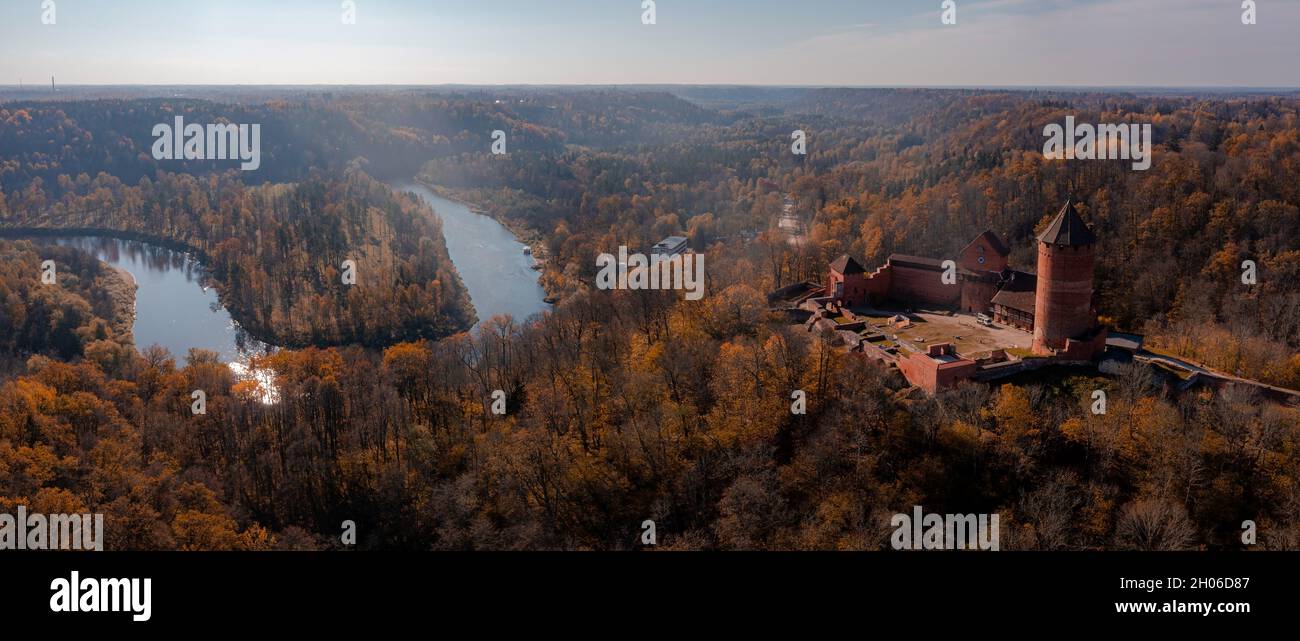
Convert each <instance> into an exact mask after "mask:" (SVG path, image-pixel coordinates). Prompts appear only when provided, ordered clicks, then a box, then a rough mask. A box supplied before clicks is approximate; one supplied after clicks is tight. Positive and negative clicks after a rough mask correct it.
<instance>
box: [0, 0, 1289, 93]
mask: <svg viewBox="0 0 1300 641" xmlns="http://www.w3.org/2000/svg"><path fill="white" fill-rule="evenodd" d="M44 1H46V2H50V1H53V2H54V3H55V8H56V11H57V14H56V15H57V23H56V24H54V25H44V24H42V23H41V15H42V7H41V5H42V0H0V84H16V83H17V82H18V80H19V78H20V77H21V78H23V79H24V80H25V81H26V82H29V83H48V82H49V77H50V76H51V75H54V76H57V78H58V80H59V82H60V83H61V84H444V83H466V84H506V83H510V84H513V83H520V84H634V83H655V84H658V83H672V84H710V83H718V84H793V85H964V86H968V85H975V86H988V85H1037V86H1045V85H1053V86H1061V85H1086V86H1099V85H1104V86H1122V85H1158V86H1300V0H1257V3H1258V12H1259V13H1258V24H1256V25H1254V26H1245V25H1243V24H1242V22H1241V15H1242V11H1243V10H1242V8H1241V4H1242V0H955V2H956V4H957V24H956V25H955V26H945V25H943V24H941V23H940V13H941V9H940V4H941V2H942V0H852V1H850V0H658V1H657V6H656V9H657V18H658V24H655V25H652V26H646V25H643V24H641V14H642V7H641V3H642V0H549V1H548V0H454V1H453V0H354V2H355V3H356V7H357V21H356V24H354V25H345V24H342V20H341V19H340V17H341V15H342V4H343V2H342V0H44Z"/></svg>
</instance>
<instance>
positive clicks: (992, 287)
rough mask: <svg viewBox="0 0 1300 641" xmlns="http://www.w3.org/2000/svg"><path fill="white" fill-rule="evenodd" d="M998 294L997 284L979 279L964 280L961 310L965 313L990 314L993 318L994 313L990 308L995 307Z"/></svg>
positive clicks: (962, 283) (962, 282)
mask: <svg viewBox="0 0 1300 641" xmlns="http://www.w3.org/2000/svg"><path fill="white" fill-rule="evenodd" d="M997 294H998V284H997V282H989V281H986V280H980V279H978V278H963V279H962V281H961V308H962V310H963V311H967V312H974V313H976V314H989V315H990V316H991V315H992V314H993V312H992V311H991V310H990V308H991V307H992V306H993V297H994V296H997Z"/></svg>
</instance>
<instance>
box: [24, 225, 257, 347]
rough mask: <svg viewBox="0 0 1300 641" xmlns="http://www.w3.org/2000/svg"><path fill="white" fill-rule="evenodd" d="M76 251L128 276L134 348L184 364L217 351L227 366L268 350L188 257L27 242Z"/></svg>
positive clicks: (128, 245) (105, 241)
mask: <svg viewBox="0 0 1300 641" xmlns="http://www.w3.org/2000/svg"><path fill="white" fill-rule="evenodd" d="M30 240H31V241H32V242H35V243H42V242H45V243H48V242H54V243H58V244H59V245H64V246H69V247H77V248H79V249H81V250H83V251H86V252H89V253H90V254H92V255H94V256H95V257H96V258H98V259H99V260H101V261H104V262H105V263H108V264H109V265H112V266H114V267H119V268H121V269H124V270H126V271H128V272H130V273H131V275H132V276H133V277H134V278H135V282H136V284H137V288H136V293H135V328H134V334H135V344H136V348H137V349H144V348H145V347H148V346H150V345H161V346H162V347H165V348H167V350H168V351H170V352H171V353H172V356H175V357H176V360H177V361H178V362H182V363H183V362H184V360H185V355H186V354H188V353H189V350H190V349H191V348H199V349H206V350H210V351H214V352H217V353H218V354H220V355H221V359H222V360H223V361H225V362H227V363H232V362H247V360H248V357H249V356H253V355H261V354H265V353H266V352H267V350H268V346H267V345H266V344H264V343H262V342H260V341H257V340H255V339H253V338H252V337H250V336H248V334H247V332H245V331H244V329H243V328H242V327H240V326H239V324H238V323H236V322H235V321H234V320H233V319H231V318H230V314H229V313H227V312H226V309H225V308H224V307H222V306H221V302H220V300H219V299H218V298H217V292H216V290H214V289H212V288H211V287H205V286H204V280H203V277H204V273H203V266H202V265H201V264H200V263H199V262H198V261H197V260H196V259H194V258H193V257H192V256H190V255H189V254H186V253H185V252H179V251H175V250H172V249H168V248H166V247H160V246H158V245H152V244H149V243H145V242H140V241H136V240H120V239H117V238H105V237H98V236H73V237H51V238H31V239H30Z"/></svg>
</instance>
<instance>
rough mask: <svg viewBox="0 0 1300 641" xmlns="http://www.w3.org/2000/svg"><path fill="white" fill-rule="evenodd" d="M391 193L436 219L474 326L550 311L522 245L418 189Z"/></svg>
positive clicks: (483, 219)
mask: <svg viewBox="0 0 1300 641" xmlns="http://www.w3.org/2000/svg"><path fill="white" fill-rule="evenodd" d="M393 188H394V189H396V190H398V191H409V192H414V193H415V194H416V195H418V196H419V197H420V198H422V199H424V202H426V203H428V204H429V206H430V207H433V210H434V211H435V212H437V213H438V215H439V216H440V217H441V218H442V233H443V236H445V237H446V238H447V253H448V254H450V255H451V262H453V263H455V265H456V271H457V272H460V279H461V280H462V281H464V282H465V287H466V289H468V290H469V298H470V302H472V303H473V304H474V311H475V312H476V313H477V314H478V321H479V325H482V324H483V323H484V322H485V321H487V320H488V319H490V318H492V317H493V316H497V315H499V314H509V315H510V316H512V317H514V319H515V320H516V321H520V322H522V321H525V320H527V319H528V318H529V317H531V316H533V315H534V314H538V313H541V312H543V311H546V310H549V309H550V308H551V306H550V305H549V304H548V303H547V302H546V300H545V299H546V292H545V291H544V290H543V289H542V286H541V285H538V284H537V277H538V272H536V271H534V270H533V269H532V266H533V257H532V256H531V255H528V254H525V253H524V250H525V249H527V245H524V244H523V243H521V242H519V239H518V238H515V235H514V234H513V233H511V231H510V230H509V229H507V228H506V227H505V226H504V225H502V224H501V223H498V222H497V221H496V220H494V219H492V217H490V216H484V215H483V214H476V213H474V212H472V211H470V210H469V207H466V206H465V205H464V204H462V203H458V202H456V201H454V200H448V199H446V198H443V197H442V196H439V195H438V194H435V193H433V191H431V190H430V189H429V188H428V187H425V186H424V185H420V184H416V183H410V182H405V183H397V184H394V185H393Z"/></svg>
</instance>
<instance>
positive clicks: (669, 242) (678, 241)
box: [650, 236, 688, 258]
mask: <svg viewBox="0 0 1300 641" xmlns="http://www.w3.org/2000/svg"><path fill="white" fill-rule="evenodd" d="M686 243H687V240H686V237H685V236H669V237H667V238H665V239H663V240H661V241H659V242H658V243H655V246H654V247H651V248H650V255H651V256H652V257H653V256H662V257H664V258H672V257H673V256H678V255H681V254H685V253H686V251H687V249H688V248H687V245H686Z"/></svg>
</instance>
